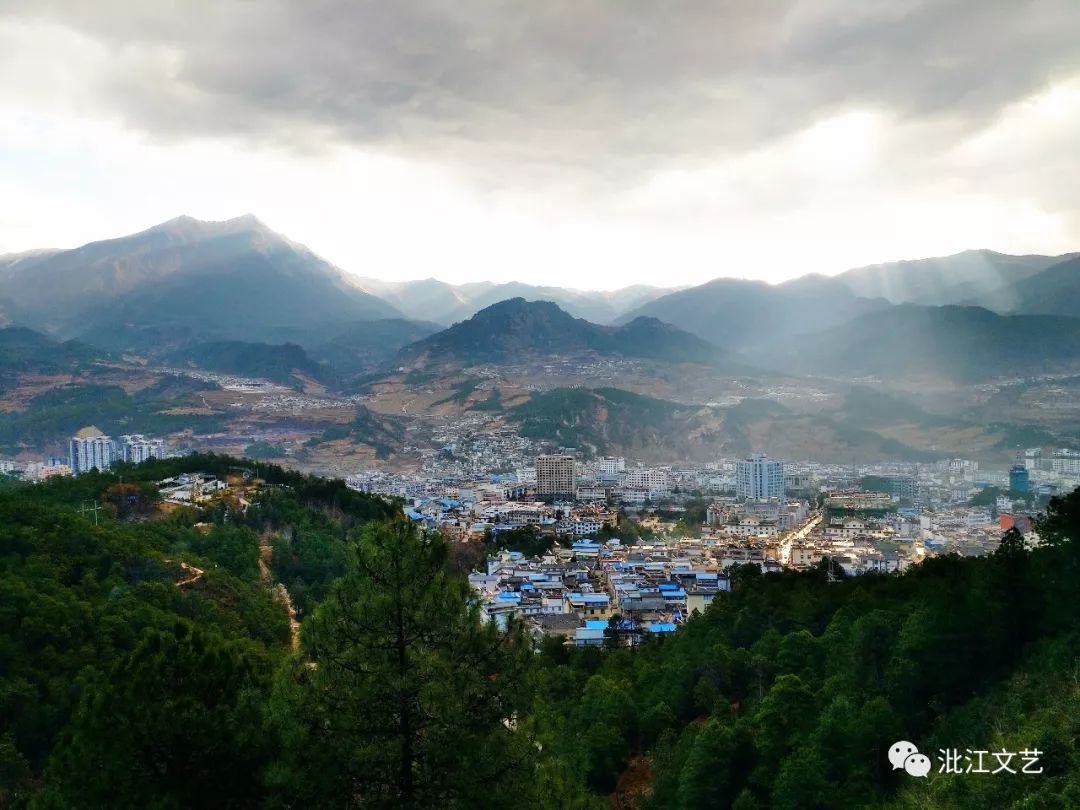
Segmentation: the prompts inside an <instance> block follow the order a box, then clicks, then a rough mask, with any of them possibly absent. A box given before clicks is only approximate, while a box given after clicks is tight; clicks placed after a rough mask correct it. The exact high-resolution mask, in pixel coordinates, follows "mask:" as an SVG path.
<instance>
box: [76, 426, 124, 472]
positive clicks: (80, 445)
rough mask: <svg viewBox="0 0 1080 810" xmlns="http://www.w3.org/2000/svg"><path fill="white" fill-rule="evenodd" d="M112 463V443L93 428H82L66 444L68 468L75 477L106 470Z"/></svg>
mask: <svg viewBox="0 0 1080 810" xmlns="http://www.w3.org/2000/svg"><path fill="white" fill-rule="evenodd" d="M112 461H113V441H112V439H110V438H109V437H108V436H106V435H105V434H103V433H102V432H101V431H100V430H98V429H97V428H94V427H88V428H83V429H82V430H80V431H79V432H78V433H77V434H75V435H74V436H72V437H71V442H70V443H69V444H68V466H69V467H71V472H72V473H73V474H75V475H81V474H82V473H85V472H90V470H93V469H98V470H107V469H109V466H110V465H111V464H112Z"/></svg>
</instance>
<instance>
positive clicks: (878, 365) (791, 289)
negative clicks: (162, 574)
mask: <svg viewBox="0 0 1080 810" xmlns="http://www.w3.org/2000/svg"><path fill="white" fill-rule="evenodd" d="M365 270H367V271H368V272H371V271H372V270H377V268H365ZM537 301H547V302H553V303H548V304H546V305H544V306H527V302H537ZM1078 305H1080V258H1077V257H1076V256H1075V255H1071V254H1070V255H1066V256H1057V257H1054V256H1008V255H1005V254H1000V253H995V252H993V251H985V250H973V251H966V252H964V253H960V254H957V255H955V256H948V257H942V258H934V259H920V260H914V261H905V262H893V263H887V264H879V265H873V266H869V267H863V268H856V269H853V270H849V271H847V272H844V273H841V274H840V275H838V276H834V277H825V276H819V275H806V276H802V277H799V278H796V279H793V280H791V281H788V282H785V283H782V284H777V285H769V284H766V283H764V282H755V281H746V280H742V279H736V278H717V279H715V280H713V281H710V282H708V283H706V284H703V285H700V286H697V287H692V288H688V289H683V290H674V291H665V290H662V289H659V288H656V287H647V286H640V285H639V286H633V287H628V288H626V289H623V290H618V291H615V292H585V291H580V290H567V289H562V288H552V287H547V286H544V285H542V284H537V285H533V284H526V283H513V284H503V285H496V284H490V283H478V284H465V285H450V284H446V283H444V282H441V281H438V280H436V279H433V278H429V279H426V280H422V281H415V282H387V281H378V280H373V279H371V278H360V277H356V276H352V275H350V274H348V273H346V272H345V271H343V270H341V269H339V268H337V267H334V266H333V265H332V264H330V263H329V262H327V261H325V260H323V259H321V258H320V257H319V256H317V255H316V254H315V253H313V252H312V251H310V250H308V249H307V248H305V247H303V246H301V245H297V244H295V243H293V242H291V241H290V240H288V239H287V238H285V237H283V236H280V235H278V234H276V233H274V232H273V231H271V230H270V229H269V228H267V227H266V226H265V225H263V224H262V223H261V222H260V221H259V220H258V219H256V218H255V217H253V216H250V215H248V216H243V217H237V218H235V219H231V220H226V221H224V222H201V221H198V220H195V219H192V218H190V217H178V218H176V219H174V220H170V221H169V222H165V223H162V224H161V225H158V226H156V227H153V228H150V229H148V230H146V231H143V232H141V233H137V234H133V235H130V236H125V237H120V238H114V239H108V240H105V241H101V242H93V243H90V244H88V245H84V246H82V247H79V248H76V249H73V250H41V251H31V252H28V253H23V254H19V255H14V256H5V257H0V311H2V315H3V318H4V320H5V321H6V323H7V324H9V325H19V326H25V327H29V328H31V329H35V330H37V331H39V332H43V333H46V334H49V335H51V336H53V337H55V338H59V339H69V338H78V339H80V340H82V341H84V342H86V343H89V344H92V345H95V346H98V347H99V348H103V349H106V350H123V351H135V352H149V353H155V352H157V353H160V352H162V351H164V350H165V349H169V350H170V351H176V350H178V349H180V348H181V347H183V346H185V345H186V344H188V343H193V342H194V343H198V342H207V341H218V342H220V341H245V342H253V343H267V344H286V343H293V344H298V345H299V346H301V347H303V349H305V350H306V353H307V354H306V355H305V357H308V358H310V359H311V360H317V361H324V362H327V363H329V364H330V365H332V366H336V367H337V368H338V370H339V372H341V373H345V374H358V373H362V372H367V371H371V370H373V369H376V368H378V367H380V366H381V365H383V364H385V363H388V362H391V361H396V362H409V363H413V362H416V361H418V359H419V358H421V357H424V358H427V359H428V360H434V361H438V360H440V359H447V358H454V359H456V360H457V361H461V362H491V361H496V362H503V361H508V360H512V359H519V358H521V357H522V356H523V355H524V354H526V353H529V354H533V355H536V354H544V353H549V354H559V353H566V352H575V351H586V350H587V351H593V352H600V353H604V354H609V355H622V356H629V357H648V358H652V359H656V360H667V361H672V362H699V363H711V364H716V363H717V362H718V361H719V360H720V359H721V358H722V359H723V360H724V362H743V361H749V362H752V363H755V364H760V365H763V366H765V367H769V368H782V369H783V370H785V371H786V372H789V373H795V374H799V373H808V374H835V375H851V376H863V375H875V374H876V375H883V374H907V373H911V372H914V371H915V370H919V369H921V370H923V371H926V372H932V373H940V374H944V375H947V376H955V377H957V378H958V379H975V378H980V377H983V376H987V375H990V376H993V375H995V374H1009V373H1019V372H1022V371H1025V370H1026V371H1029V372H1038V371H1042V370H1056V369H1059V368H1064V367H1071V365H1073V361H1075V360H1076V354H1077V352H1076V351H1075V344H1074V342H1073V337H1072V335H1073V334H1074V331H1075V322H1074V321H1073V319H1072V318H1073V316H1074V315H1075V314H1076V313H1077V312H1080V307H1078ZM943 306H946V307H949V308H948V309H941V307H943ZM980 306H982V307H983V308H979V307H980ZM1023 315H1059V316H1061V318H1060V319H1057V320H1051V319H1045V318H1019V317H1017V316H1023ZM470 319H471V320H470ZM445 324H456V325H455V326H452V327H451V328H449V329H447V330H445V331H442V332H440V331H439V329H440V325H445ZM1006 334H1007V335H1008V337H1005V335H1006ZM930 347H935V348H930ZM941 347H945V348H944V351H939V350H938V349H939V348H941ZM220 348H221V347H218V349H220ZM290 351H292V350H290ZM397 352H401V354H400V356H399V357H398V358H396V360H395V357H394V355H395V353H397ZM740 355H741V357H740ZM185 356H187V357H192V358H199V357H203V358H206V357H217V356H219V352H218V351H217V350H215V349H213V348H211V349H210V350H199V351H188V352H187V353H186V355H185ZM230 356H236V357H255V356H260V357H262V358H263V360H262V361H260V363H261V364H263V365H265V353H262V354H260V353H259V352H245V351H239V349H237V347H235V346H234V347H233V349H232V350H231V351H230ZM289 356H298V355H295V354H293V355H290V354H289V352H283V353H282V357H283V358H286V357H289ZM282 362H285V360H284V359H282ZM305 362H306V361H305ZM271 365H273V364H271Z"/></svg>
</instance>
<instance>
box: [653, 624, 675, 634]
mask: <svg viewBox="0 0 1080 810" xmlns="http://www.w3.org/2000/svg"><path fill="white" fill-rule="evenodd" d="M649 632H652V633H674V632H675V625H674V624H672V623H671V622H653V623H652V624H650V625H649Z"/></svg>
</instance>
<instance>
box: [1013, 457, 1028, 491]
mask: <svg viewBox="0 0 1080 810" xmlns="http://www.w3.org/2000/svg"><path fill="white" fill-rule="evenodd" d="M1030 483H1031V476H1030V475H1029V474H1028V470H1027V467H1025V466H1024V465H1023V464H1014V465H1013V466H1012V468H1011V469H1010V470H1009V491H1010V492H1027V491H1028V485H1029V484H1030Z"/></svg>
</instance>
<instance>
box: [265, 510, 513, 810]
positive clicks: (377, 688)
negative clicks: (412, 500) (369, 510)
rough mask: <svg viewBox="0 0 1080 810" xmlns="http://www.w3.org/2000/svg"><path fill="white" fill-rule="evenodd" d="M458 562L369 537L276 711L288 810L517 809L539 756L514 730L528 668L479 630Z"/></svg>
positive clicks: (382, 528)
mask: <svg viewBox="0 0 1080 810" xmlns="http://www.w3.org/2000/svg"><path fill="white" fill-rule="evenodd" d="M448 557H449V554H448V548H447V544H446V542H445V540H443V539H442V538H441V537H439V536H438V535H422V534H420V533H418V532H417V531H416V529H415V528H414V527H413V526H412V525H411V524H409V523H407V522H404V521H398V522H394V523H389V524H382V525H378V526H375V527H369V528H367V529H365V530H364V531H363V532H362V533H361V535H360V537H359V538H358V542H356V543H355V544H354V545H353V546H352V548H351V549H350V551H349V559H348V564H347V571H346V574H345V576H344V577H343V578H342V579H340V580H338V581H337V582H336V583H335V585H334V586H333V588H332V589H331V591H330V594H329V595H328V597H327V599H326V601H325V602H324V603H323V604H322V605H321V606H320V607H319V608H318V610H317V611H316V612H315V614H314V616H313V617H312V620H311V621H310V623H309V624H308V625H307V626H306V627H305V635H304V651H305V653H306V654H307V655H308V656H310V659H311V660H310V663H302V662H301V663H298V664H297V665H296V666H295V667H294V668H293V669H291V670H290V671H288V672H287V673H286V677H285V678H284V680H283V681H282V683H281V684H280V685H279V693H278V695H277V699H276V701H275V704H276V705H275V707H274V708H273V709H272V711H273V713H274V717H275V722H276V723H278V724H279V725H280V728H281V730H282V733H283V735H284V736H283V741H284V748H285V755H284V756H283V758H282V760H281V762H280V763H278V765H277V766H276V767H275V768H273V769H272V770H271V774H270V776H271V781H272V783H274V784H275V785H276V786H277V787H278V788H279V789H280V791H281V794H282V800H283V801H284V802H285V803H286V804H289V805H297V806H299V805H306V806H348V807H365V808H366V807H444V808H448V807H465V806H476V805H478V804H480V805H489V806H490V805H491V804H493V803H494V800H495V798H496V797H497V796H498V795H499V794H500V792H502V791H505V792H506V795H507V796H511V795H512V796H515V797H516V798H518V799H520V798H521V796H522V790H523V788H524V786H525V785H526V784H527V783H528V782H529V780H530V779H531V776H532V768H533V762H532V755H533V752H534V749H533V747H532V745H531V743H530V741H529V740H528V739H527V737H526V735H525V734H523V733H521V732H518V731H516V730H515V727H516V721H517V709H518V701H519V700H520V699H521V698H522V688H521V683H520V677H521V675H522V674H523V670H524V667H525V665H526V664H527V663H528V660H529V659H530V658H531V656H532V652H531V649H530V648H529V646H528V645H527V644H526V643H525V640H524V637H523V635H522V633H521V631H520V628H518V627H511V629H510V630H509V631H508V632H502V631H500V630H499V629H498V628H496V626H495V625H494V624H492V623H489V622H484V621H482V619H481V615H480V611H479V607H478V605H477V603H476V602H475V600H474V599H473V598H472V595H471V592H470V589H469V587H468V583H467V582H465V580H463V579H461V578H459V577H456V576H454V575H452V574H451V573H449V571H448V565H447V564H448Z"/></svg>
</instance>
